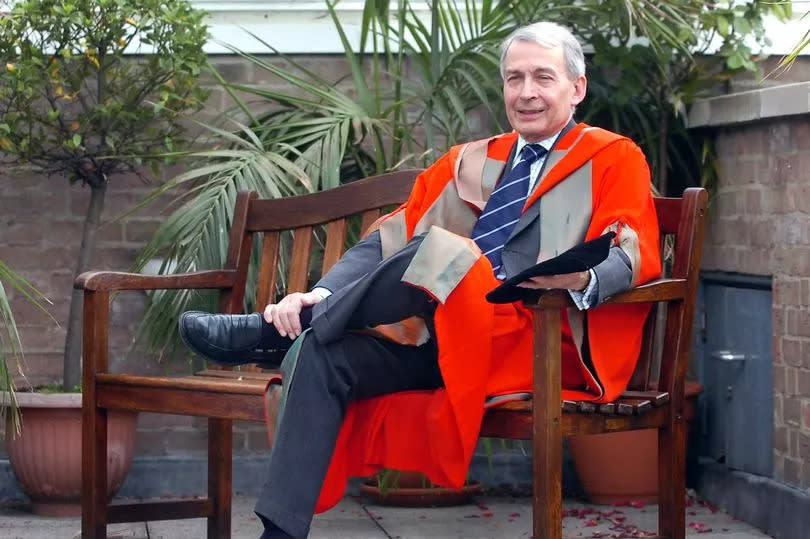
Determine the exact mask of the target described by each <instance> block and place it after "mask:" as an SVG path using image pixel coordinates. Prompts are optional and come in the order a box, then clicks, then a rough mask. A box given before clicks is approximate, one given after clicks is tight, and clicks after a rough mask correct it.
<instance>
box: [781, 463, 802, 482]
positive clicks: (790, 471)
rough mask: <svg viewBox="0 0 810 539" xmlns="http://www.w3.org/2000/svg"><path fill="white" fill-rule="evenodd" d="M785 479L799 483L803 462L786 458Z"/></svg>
mask: <svg viewBox="0 0 810 539" xmlns="http://www.w3.org/2000/svg"><path fill="white" fill-rule="evenodd" d="M784 474H785V475H784V480H785V482H786V483H790V484H792V485H799V484H800V483H801V477H802V463H801V461H799V460H796V459H791V458H786V459H785V471H784Z"/></svg>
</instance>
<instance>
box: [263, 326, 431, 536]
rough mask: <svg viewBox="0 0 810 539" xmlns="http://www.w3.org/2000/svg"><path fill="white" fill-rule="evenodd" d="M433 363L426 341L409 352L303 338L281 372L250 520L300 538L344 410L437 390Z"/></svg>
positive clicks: (377, 342)
mask: <svg viewBox="0 0 810 539" xmlns="http://www.w3.org/2000/svg"><path fill="white" fill-rule="evenodd" d="M436 358H437V353H436V348H435V346H434V344H433V342H432V341H431V342H429V343H427V344H425V345H422V346H419V347H415V346H406V345H400V344H396V343H393V342H391V341H387V340H384V339H379V338H376V337H373V336H371V335H367V334H359V333H349V334H346V335H344V336H343V337H342V338H339V339H335V340H332V341H330V342H328V343H322V342H320V340H319V339H318V337H317V335H316V334H314V333H313V332H308V333H307V334H305V335H304V337H303V342H302V344H301V349H300V351H299V354H298V355H297V361H296V363H295V365H294V366H291V365H285V367H292V368H291V371H292V376H291V381H290V382H289V383H290V386H289V387H288V388H287V398H286V400H285V403H284V410H283V413H282V417H281V420H280V421H279V424H278V428H277V430H276V438H275V442H274V445H273V449H272V453H271V458H270V464H269V469H268V475H267V480H266V482H265V484H264V487H263V489H262V492H261V494H260V496H259V499H258V502H257V504H256V508H255V510H256V512H257V513H258V514H259V515H261V516H263V517H265V518H267V519H269V520H270V521H271V522H273V523H274V524H275V525H276V526H278V527H279V528H281V529H282V530H284V531H285V532H287V533H289V534H290V535H292V536H293V537H306V535H307V533H308V530H309V525H310V522H311V520H312V515H313V512H314V509H315V503H316V502H317V499H318V496H319V494H320V491H321V486H322V484H323V479H324V477H325V475H326V470H327V467H328V465H329V461H330V459H331V456H332V452H333V451H334V446H335V441H336V440H337V435H338V432H339V430H340V426H341V423H342V422H343V417H344V415H345V412H346V406H347V404H348V403H349V402H350V401H352V400H358V399H365V398H370V397H374V396H377V395H382V394H387V393H393V392H396V391H404V390H409V389H433V388H436V387H440V386H441V385H442V380H441V374H440V373H439V367H438V363H437V361H436ZM286 361H287V360H285V362H286Z"/></svg>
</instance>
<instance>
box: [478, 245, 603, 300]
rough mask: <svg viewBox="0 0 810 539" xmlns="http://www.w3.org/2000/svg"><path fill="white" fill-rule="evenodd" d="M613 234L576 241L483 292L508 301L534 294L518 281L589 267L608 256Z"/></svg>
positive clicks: (573, 271) (533, 295) (488, 296)
mask: <svg viewBox="0 0 810 539" xmlns="http://www.w3.org/2000/svg"><path fill="white" fill-rule="evenodd" d="M615 237H616V233H615V232H608V233H607V234H603V235H601V236H599V237H598V238H595V239H592V240H590V241H586V242H584V243H580V244H578V245H575V246H573V247H571V248H570V249H568V250H567V251H565V252H564V253H561V254H559V255H557V256H555V257H554V258H549V259H548V260H545V261H543V262H540V263H539V264H535V265H534V266H532V267H530V268H529V269H526V270H523V271H521V272H520V273H518V274H517V275H514V276H512V277H510V278H508V279H507V280H505V281H504V282H503V283H501V284H500V286H498V287H497V288H495V289H494V290H491V291H490V292H489V293H488V294H487V296H486V297H487V301H489V302H490V303H511V302H513V301H518V300H522V299H529V298H532V297H535V296H537V292H538V291H536V290H534V289H531V288H521V287H519V286H517V285H518V284H519V283H522V282H523V281H526V280H528V279H530V278H531V277H537V276H538V275H562V274H564V273H575V272H577V271H586V270H589V269H591V268H592V267H594V266H596V265H597V264H599V263H600V262H602V261H603V260H605V259H606V258H607V256H608V252H610V245H611V244H612V243H613V238H615Z"/></svg>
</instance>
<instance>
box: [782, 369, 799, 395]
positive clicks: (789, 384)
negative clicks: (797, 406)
mask: <svg viewBox="0 0 810 539" xmlns="http://www.w3.org/2000/svg"><path fill="white" fill-rule="evenodd" d="M798 378H799V375H798V371H797V370H796V369H792V368H790V367H787V368H785V391H784V394H785V395H787V396H790V397H795V396H796V395H797V394H798V393H797V386H798Z"/></svg>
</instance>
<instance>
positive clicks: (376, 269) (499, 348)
mask: <svg viewBox="0 0 810 539" xmlns="http://www.w3.org/2000/svg"><path fill="white" fill-rule="evenodd" d="M501 74H502V76H503V93H504V102H505V105H506V113H507V116H508V118H509V122H510V124H511V125H512V127H513V128H514V132H511V133H507V134H503V135H498V136H495V137H492V138H490V139H486V140H479V141H475V142H471V143H468V144H464V145H461V146H458V147H454V148H452V149H451V150H450V151H449V152H448V153H447V154H446V155H444V156H442V157H441V158H440V159H439V160H438V161H437V162H436V163H434V164H433V165H432V166H431V167H430V168H429V169H427V170H426V171H425V172H424V173H422V174H421V175H420V176H419V178H418V179H417V181H416V184H415V186H414V188H413V190H412V192H411V195H410V197H409V199H408V201H407V202H406V203H405V204H404V205H403V206H402V207H400V208H399V209H397V210H396V211H394V212H392V213H391V214H390V215H389V216H388V217H387V218H386V219H385V220H384V221H383V223H382V225H381V226H380V228H379V230H377V231H375V232H373V233H372V234H370V235H369V236H367V237H366V238H365V239H364V240H362V241H360V242H359V243H358V244H357V245H356V246H355V247H353V248H352V249H350V250H348V251H347V252H346V254H345V255H344V257H343V258H342V259H341V261H340V262H339V263H338V264H336V265H335V266H334V267H333V268H332V270H331V271H329V272H328V274H327V275H325V276H324V277H323V279H321V281H320V282H319V283H317V286H316V287H315V288H314V289H313V290H312V291H310V292H307V293H294V294H290V295H288V296H286V297H285V298H283V299H282V300H281V301H280V302H279V303H278V304H273V305H268V306H267V307H266V308H265V310H264V313H263V315H262V314H259V313H255V314H252V315H242V316H230V315H227V316H226V315H210V314H206V313H193V312H192V313H185V314H184V315H183V316H182V317H181V320H180V327H181V333H182V335H183V337H184V339H185V340H186V342H187V343H188V344H189V346H190V347H191V348H192V349H194V350H195V351H197V352H198V353H200V354H202V355H204V356H206V357H208V358H210V359H212V360H214V361H219V362H223V363H230V364H236V363H243V362H248V361H259V362H264V363H273V362H274V361H277V359H278V357H279V354H282V353H286V356H285V358H284V362H283V364H282V371H283V373H284V381H283V390H282V389H281V387H282V386H281V385H277V386H274V387H272V386H271V389H270V390H269V392H268V395H269V397H268V398H269V399H271V400H272V399H279V395H280V410H279V412H278V414H279V415H278V419H277V422H276V425H277V428H276V430H275V439H274V444H273V450H272V455H271V459H270V465H269V472H268V477H267V481H266V484H265V487H264V489H263V491H262V493H261V495H260V497H259V500H258V502H257V505H256V513H257V514H258V515H259V516H260V517H261V519H262V522H263V523H264V524H265V531H264V534H263V535H262V537H264V538H272V537H305V536H306V535H307V533H308V530H309V526H310V523H311V519H312V515H313V513H314V512H317V511H322V510H325V509H328V508H329V507H331V506H332V505H334V504H335V503H336V502H337V500H339V498H340V496H341V495H342V493H343V489H344V487H345V483H346V479H347V477H349V476H352V475H370V474H372V473H373V472H374V471H376V470H378V469H379V468H380V467H382V466H386V467H391V468H399V469H411V470H420V471H423V472H424V473H425V474H426V475H427V476H428V477H429V478H430V479H431V480H432V481H433V482H434V483H437V484H441V485H447V486H450V487H460V486H461V485H462V483H463V481H464V478H465V476H466V472H467V468H468V466H469V463H470V460H471V458H472V454H473V449H474V446H475V442H476V439H477V436H478V431H479V428H480V425H481V420H482V417H483V413H484V409H485V406H486V405H487V403H488V402H491V398H492V397H501V399H499V400H502V398H503V397H506V398H508V395H510V394H513V393H515V392H519V391H526V390H530V388H531V387H532V368H531V358H532V353H531V350H532V348H531V347H532V343H531V340H532V337H531V315H530V313H529V311H528V310H527V309H525V308H524V307H523V305H522V304H521V303H519V302H515V303H506V304H492V303H488V302H487V301H486V300H485V295H486V293H487V292H488V291H489V290H492V289H493V288H495V287H496V286H498V285H499V284H500V283H501V282H502V281H503V280H504V279H506V278H509V277H511V276H514V275H516V274H517V273H520V272H521V271H523V270H525V269H526V268H528V267H531V266H533V265H534V264H536V263H537V262H538V261H542V260H545V259H548V258H550V257H553V256H555V255H556V254H559V253H560V252H563V251H565V250H567V249H568V248H570V247H572V246H575V245H577V244H579V243H581V242H583V241H584V240H590V239H593V238H596V237H598V236H600V235H602V234H604V233H606V232H609V231H612V232H615V233H616V237H615V240H614V243H613V244H612V246H611V248H610V251H609V255H608V257H607V259H605V261H604V262H602V263H600V264H598V265H596V266H595V267H593V268H592V269H590V270H588V271H581V272H574V273H566V274H561V275H552V276H543V277H533V278H531V279H530V280H527V281H525V282H523V283H522V285H521V286H523V287H526V288H534V289H540V288H542V289H549V288H560V289H568V290H569V291H570V294H571V296H572V298H573V300H574V302H575V303H576V305H577V306H578V307H579V310H571V311H569V312H567V316H566V317H565V323H564V329H563V394H564V398H569V399H571V398H573V399H588V400H593V401H597V402H598V401H609V400H612V399H615V398H616V397H618V395H619V394H620V393H621V392H622V391H623V390H624V388H625V387H626V385H627V384H628V382H629V380H630V377H631V375H632V372H633V368H634V366H635V362H636V359H637V357H638V353H639V346H640V341H641V330H642V325H643V323H644V319H645V317H646V314H647V310H648V307H646V306H635V305H633V306H613V305H605V306H599V304H600V303H601V302H602V301H603V300H604V299H605V298H607V297H609V296H611V295H612V294H615V293H617V292H620V291H623V290H626V289H627V288H629V287H631V286H635V285H637V284H640V283H642V282H644V281H647V280H650V279H652V278H654V277H657V276H658V275H659V273H660V260H659V253H658V225H657V221H656V216H655V210H654V207H653V203H652V198H651V194H650V184H649V170H648V167H647V164H646V161H645V159H644V156H643V154H642V153H641V151H640V150H639V148H638V147H637V146H636V145H635V144H634V143H633V142H632V141H630V140H628V139H626V138H624V137H621V136H619V135H616V134H614V133H610V132H608V131H605V130H602V129H597V128H593V127H589V126H587V125H585V124H582V123H576V122H575V121H574V120H573V113H574V109H575V107H576V106H577V105H578V104H579V103H580V102H581V101H582V100H583V99H584V98H585V93H586V86H587V82H586V78H585V62H584V57H583V54H582V49H581V47H580V45H579V43H578V42H577V40H576V39H575V38H574V36H572V35H571V33H570V32H568V31H567V30H566V29H565V28H563V27H561V26H559V25H556V24H553V23H549V22H538V23H535V24H532V25H529V26H526V27H523V28H520V29H518V30H516V31H515V32H514V33H512V35H510V36H509V37H508V38H507V39H506V40H505V41H504V43H503V45H502V52H501ZM302 332H303V333H302ZM292 339H295V341H294V343H293V341H292ZM291 343H293V344H292V348H291ZM288 349H289V350H288ZM279 382H280V381H279Z"/></svg>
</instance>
